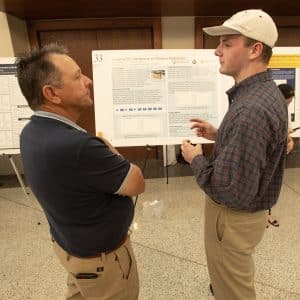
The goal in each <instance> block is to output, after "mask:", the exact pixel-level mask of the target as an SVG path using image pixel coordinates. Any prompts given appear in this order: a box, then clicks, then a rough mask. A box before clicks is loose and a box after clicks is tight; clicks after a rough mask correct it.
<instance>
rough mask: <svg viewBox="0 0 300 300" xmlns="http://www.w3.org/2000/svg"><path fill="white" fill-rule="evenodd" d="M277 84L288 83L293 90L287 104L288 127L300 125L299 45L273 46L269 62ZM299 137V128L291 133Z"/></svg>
mask: <svg viewBox="0 0 300 300" xmlns="http://www.w3.org/2000/svg"><path fill="white" fill-rule="evenodd" d="M269 68H270V69H271V70H272V77H273V79H274V81H275V82H276V83H277V84H280V83H288V84H289V85H291V86H292V87H293V88H294V90H295V97H294V99H293V101H292V102H291V103H290V104H289V106H288V119H289V128H297V127H300V47H275V48H274V50H273V56H272V59H271V61H270V64H269ZM292 136H293V137H298V138H299V137H300V130H297V131H295V132H294V133H293V134H292Z"/></svg>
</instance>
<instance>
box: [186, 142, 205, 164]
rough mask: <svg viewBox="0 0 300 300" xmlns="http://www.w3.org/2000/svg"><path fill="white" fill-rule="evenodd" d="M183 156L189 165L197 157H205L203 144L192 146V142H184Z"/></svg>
mask: <svg viewBox="0 0 300 300" xmlns="http://www.w3.org/2000/svg"><path fill="white" fill-rule="evenodd" d="M181 151H182V156H183V158H184V159H185V161H186V162H188V163H189V164H190V163H191V162H192V160H193V159H194V157H195V156H197V155H199V154H200V155H203V151H202V146H201V144H197V145H192V144H191V143H190V141H188V140H183V141H182V145H181Z"/></svg>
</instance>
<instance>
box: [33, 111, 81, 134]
mask: <svg viewBox="0 0 300 300" xmlns="http://www.w3.org/2000/svg"><path fill="white" fill-rule="evenodd" d="M33 115H34V116H38V117H42V118H49V119H54V120H58V121H60V122H63V123H65V124H67V125H69V126H71V127H73V128H75V129H77V130H80V131H83V132H86V130H85V129H83V128H81V127H80V126H79V125H77V124H76V123H74V122H73V121H71V120H69V119H67V118H65V117H63V116H61V115H57V114H54V113H51V112H48V111H43V110H36V111H35V112H34V113H33Z"/></svg>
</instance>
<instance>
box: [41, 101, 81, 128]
mask: <svg viewBox="0 0 300 300" xmlns="http://www.w3.org/2000/svg"><path fill="white" fill-rule="evenodd" d="M37 110H41V111H47V112H50V113H53V114H57V115H60V116H62V117H64V118H66V119H69V120H71V121H72V122H74V123H77V121H78V120H79V117H80V115H79V114H78V113H76V112H70V111H65V110H64V109H63V108H61V107H52V106H50V105H47V104H43V105H41V106H39V107H38V109H37Z"/></svg>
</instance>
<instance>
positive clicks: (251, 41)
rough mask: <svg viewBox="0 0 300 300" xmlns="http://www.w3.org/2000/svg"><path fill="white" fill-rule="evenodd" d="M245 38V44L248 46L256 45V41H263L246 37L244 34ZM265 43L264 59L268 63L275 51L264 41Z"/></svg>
mask: <svg viewBox="0 0 300 300" xmlns="http://www.w3.org/2000/svg"><path fill="white" fill-rule="evenodd" d="M244 39H245V46H246V47H250V46H252V45H254V44H255V43H262V42H260V41H257V40H254V39H251V38H248V37H245V36H244ZM262 45H263V50H262V60H263V62H264V63H266V64H268V63H269V61H270V59H271V57H272V54H273V51H272V48H271V47H270V46H268V45H266V44H264V43H262Z"/></svg>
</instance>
